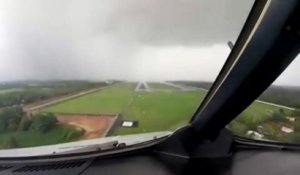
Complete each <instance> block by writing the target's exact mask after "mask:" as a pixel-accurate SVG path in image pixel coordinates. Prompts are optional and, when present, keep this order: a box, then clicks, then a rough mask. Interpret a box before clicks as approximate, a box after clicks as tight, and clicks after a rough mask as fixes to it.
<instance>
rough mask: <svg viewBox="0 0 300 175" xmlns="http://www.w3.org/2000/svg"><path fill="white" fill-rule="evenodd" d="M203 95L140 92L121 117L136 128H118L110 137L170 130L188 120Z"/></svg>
mask: <svg viewBox="0 0 300 175" xmlns="http://www.w3.org/2000/svg"><path fill="white" fill-rule="evenodd" d="M204 95H205V92H203V91H193V92H182V91H172V92H150V93H149V92H140V93H138V94H137V95H136V96H135V98H134V101H133V103H132V104H131V105H130V107H129V108H128V109H127V111H125V113H124V118H125V119H128V120H138V121H139V126H138V127H137V128H118V129H117V130H116V132H115V133H114V135H125V134H134V133H144V132H154V131H166V130H174V129H176V128H177V127H179V126H182V125H183V124H185V123H187V122H188V121H189V120H190V119H191V117H192V115H193V114H194V112H195V111H196V109H197V107H198V106H199V104H200V102H201V101H202V99H203V97H204Z"/></svg>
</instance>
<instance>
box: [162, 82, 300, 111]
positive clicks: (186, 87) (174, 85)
mask: <svg viewBox="0 0 300 175" xmlns="http://www.w3.org/2000/svg"><path fill="white" fill-rule="evenodd" d="M164 84H166V85H170V86H173V87H177V88H180V89H183V90H187V89H188V88H189V87H190V88H196V89H200V90H203V91H208V90H207V89H203V88H199V87H192V86H186V85H178V84H173V83H169V82H164ZM255 102H257V103H263V104H267V105H271V106H276V107H279V108H284V109H288V110H297V109H296V108H292V107H289V106H284V105H280V104H276V103H270V102H266V101H261V100H255Z"/></svg>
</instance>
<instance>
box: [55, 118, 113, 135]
mask: <svg viewBox="0 0 300 175" xmlns="http://www.w3.org/2000/svg"><path fill="white" fill-rule="evenodd" d="M56 116H57V119H58V121H59V123H61V124H69V125H73V126H75V127H78V128H82V129H84V130H85V133H84V135H83V136H82V140H85V139H93V138H101V137H105V136H106V135H107V133H108V131H109V130H110V128H111V126H112V125H113V124H114V122H115V120H116V117H115V116H103V115H98V116H96V115H92V116H90V115H80V114H78V115H61V114H56Z"/></svg>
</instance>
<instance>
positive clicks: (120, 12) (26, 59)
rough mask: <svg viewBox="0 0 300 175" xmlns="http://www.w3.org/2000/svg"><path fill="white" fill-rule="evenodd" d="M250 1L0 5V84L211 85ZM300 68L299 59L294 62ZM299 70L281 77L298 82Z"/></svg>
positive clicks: (4, 0)
mask: <svg viewBox="0 0 300 175" xmlns="http://www.w3.org/2000/svg"><path fill="white" fill-rule="evenodd" d="M252 4H253V0H243V1H239V0H222V1H220V0H101V1H99V0H26V1H24V0H18V1H17V0H0V60H1V63H0V81H7V80H22V79H42V80H45V79H92V80H105V79H126V80H158V81H161V80H208V81H212V80H214V79H215V77H216V76H217V74H218V72H219V70H220V69H221V67H222V65H223V64H224V61H225V59H226V58H227V56H228V54H229V52H230V50H229V48H228V46H227V45H226V43H227V41H229V40H230V41H235V40H236V38H237V36H238V34H239V32H240V30H241V28H242V26H243V24H244V22H245V19H246V18H247V15H248V13H249V11H250V8H251V6H252ZM297 65H300V62H299V61H298V62H297ZM298 72H299V71H297V68H296V67H292V68H291V69H290V70H288V71H287V72H286V73H285V75H283V76H282V78H281V79H280V80H278V83H279V84H290V83H291V82H295V81H298V83H299V84H298V85H300V79H298V78H297V76H298V75H299V74H297V73H298Z"/></svg>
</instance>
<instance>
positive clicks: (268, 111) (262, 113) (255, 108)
mask: <svg viewBox="0 0 300 175" xmlns="http://www.w3.org/2000/svg"><path fill="white" fill-rule="evenodd" d="M279 109H282V110H283V111H284V113H285V114H286V115H287V116H289V115H290V114H291V113H292V111H291V110H288V109H283V108H280V107H276V106H272V105H268V104H263V103H259V102H254V103H252V104H251V105H250V106H249V107H248V108H247V109H245V110H244V111H243V112H242V113H241V114H240V115H239V116H238V117H237V118H236V119H234V120H233V121H232V122H231V123H230V124H229V125H228V127H229V129H231V130H232V131H233V132H234V133H235V134H237V135H239V136H244V135H245V134H246V132H247V131H248V130H256V129H257V127H258V126H259V125H262V124H267V123H268V122H269V121H270V120H272V114H273V113H274V112H278V111H279Z"/></svg>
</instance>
